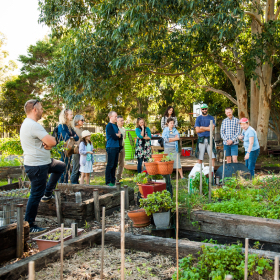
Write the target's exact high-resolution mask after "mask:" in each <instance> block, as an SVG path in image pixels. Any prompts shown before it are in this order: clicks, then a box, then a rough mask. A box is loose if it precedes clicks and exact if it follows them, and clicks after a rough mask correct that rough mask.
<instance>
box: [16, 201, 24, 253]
mask: <svg viewBox="0 0 280 280" xmlns="http://www.w3.org/2000/svg"><path fill="white" fill-rule="evenodd" d="M23 245H24V230H23V204H17V258H21V257H22V255H23V247H24V246H23Z"/></svg>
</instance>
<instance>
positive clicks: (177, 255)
mask: <svg viewBox="0 0 280 280" xmlns="http://www.w3.org/2000/svg"><path fill="white" fill-rule="evenodd" d="M178 166H179V153H177V168H176V259H177V280H178V279H179V244H178V239H179V208H178V189H179V188H178V180H179V174H178V173H179V172H178Z"/></svg>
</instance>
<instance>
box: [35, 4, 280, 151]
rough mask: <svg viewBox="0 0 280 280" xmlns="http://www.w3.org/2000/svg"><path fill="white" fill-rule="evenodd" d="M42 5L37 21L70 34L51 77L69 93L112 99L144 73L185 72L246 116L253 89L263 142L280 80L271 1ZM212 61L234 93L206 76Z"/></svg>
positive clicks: (253, 115)
mask: <svg viewBox="0 0 280 280" xmlns="http://www.w3.org/2000/svg"><path fill="white" fill-rule="evenodd" d="M39 5H40V7H41V21H42V22H44V23H46V24H47V25H49V26H51V27H52V29H53V32H54V34H56V35H61V34H63V32H65V31H66V32H67V34H71V36H70V37H69V41H68V44H67V45H66V46H65V48H64V49H63V55H62V57H61V59H60V60H59V61H58V62H57V63H56V64H55V66H54V70H55V72H54V78H53V81H55V84H56V89H57V90H59V91H61V92H62V91H63V94H64V97H65V98H68V100H75V99H76V98H79V97H80V96H90V97H91V98H95V99H98V98H100V97H101V96H109V95H110V96H112V97H113V98H116V96H118V95H119V94H120V93H124V92H125V90H126V89H128V88H129V87H130V86H132V85H135V84H137V83H139V81H141V80H142V79H143V78H146V77H149V79H153V77H155V76H169V77H172V76H173V77H176V76H184V77H185V78H186V79H188V80H189V83H192V84H193V85H195V86H196V87H197V88H202V89H205V90H207V91H210V92H216V93H219V94H221V95H223V96H226V97H227V98H228V99H229V100H231V101H232V102H233V104H236V105H238V115H239V117H248V116H249V109H248V98H249V97H250V96H251V110H250V112H251V119H252V123H253V126H254V127H256V128H257V133H258V138H259V142H260V146H261V149H262V151H265V150H266V149H267V132H268V124H269V115H270V109H271V96H272V91H273V89H274V88H275V86H276V85H277V83H278V82H279V81H280V78H277V79H276V80H273V79H272V70H273V65H274V64H275V63H277V62H278V61H279V45H280V42H279V19H278V18H279V13H280V7H279V6H277V4H276V2H275V1H274V0H267V1H261V0H253V1H249V0H219V1H218V0H163V1H154V0H140V1H135V0H130V1H129V0H128V1H125V2H124V1H119V0H105V1H104V0H102V1H101V0H97V1H91V0H81V1H74V0H68V1H67V2H65V1H62V0H40V1H39ZM209 67H213V69H215V68H219V69H221V71H222V72H223V74H224V75H225V76H226V77H227V78H228V79H229V80H230V82H231V83H232V86H233V87H234V90H235V96H236V98H235V97H234V96H233V95H231V94H230V93H229V92H226V91H224V90H223V89H222V88H220V87H219V84H217V83H215V82H212V83H210V81H209V79H208V77H207V75H205V72H207V69H209ZM250 80H251V86H250V88H248V86H247V84H248V81H250ZM246 83H247V84H246ZM250 91H251V92H250ZM108 98H110V97H108Z"/></svg>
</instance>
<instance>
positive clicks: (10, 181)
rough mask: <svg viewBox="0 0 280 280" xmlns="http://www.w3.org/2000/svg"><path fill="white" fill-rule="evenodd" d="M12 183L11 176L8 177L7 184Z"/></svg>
mask: <svg viewBox="0 0 280 280" xmlns="http://www.w3.org/2000/svg"><path fill="white" fill-rule="evenodd" d="M12 183H13V178H11V177H8V184H9V185H10V184H12Z"/></svg>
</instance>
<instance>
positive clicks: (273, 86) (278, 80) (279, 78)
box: [271, 75, 280, 89]
mask: <svg viewBox="0 0 280 280" xmlns="http://www.w3.org/2000/svg"><path fill="white" fill-rule="evenodd" d="M279 82H280V75H279V76H278V79H277V81H276V82H275V83H274V84H273V85H272V86H271V88H272V89H273V88H275V87H276V86H277V84H278V83H279Z"/></svg>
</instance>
